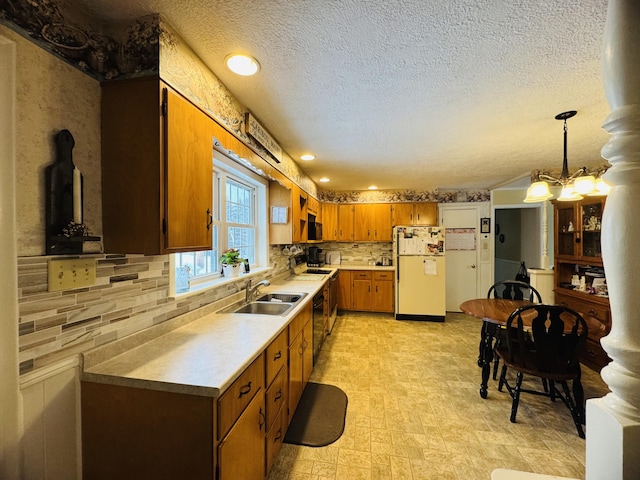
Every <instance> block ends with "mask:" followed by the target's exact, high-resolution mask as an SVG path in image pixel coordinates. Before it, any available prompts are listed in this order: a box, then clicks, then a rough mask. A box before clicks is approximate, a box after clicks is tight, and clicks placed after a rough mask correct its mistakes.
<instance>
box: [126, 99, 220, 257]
mask: <svg viewBox="0 0 640 480" xmlns="http://www.w3.org/2000/svg"><path fill="white" fill-rule="evenodd" d="M163 92H164V93H165V94H166V96H167V98H166V102H167V107H166V109H165V112H166V114H165V142H166V172H167V174H166V192H165V201H166V215H165V225H166V249H167V251H185V250H211V248H212V236H211V230H210V219H211V209H212V193H213V192H212V191H213V179H212V174H213V158H212V148H213V140H212V133H213V125H212V123H211V122H212V120H211V119H210V118H209V117H207V116H206V115H205V114H204V113H202V112H201V111H200V110H198V109H197V108H196V107H195V106H194V105H192V104H191V103H189V102H188V101H187V100H185V99H184V98H182V97H181V96H179V95H178V94H176V93H174V92H173V91H171V90H169V89H167V88H165V89H164V90H163ZM132 207H135V206H132Z"/></svg>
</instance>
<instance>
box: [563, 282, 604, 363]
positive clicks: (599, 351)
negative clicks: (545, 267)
mask: <svg viewBox="0 0 640 480" xmlns="http://www.w3.org/2000/svg"><path fill="white" fill-rule="evenodd" d="M559 290H560V289H556V303H557V304H558V305H564V306H567V307H569V308H571V309H573V310H575V311H576V312H578V313H579V314H580V315H582V317H583V318H584V320H585V322H587V328H588V331H589V336H588V337H587V341H586V342H585V345H584V347H583V349H582V352H581V354H580V361H581V362H582V363H584V364H585V365H587V366H588V367H589V368H592V369H593V370H595V371H597V372H599V371H600V370H601V369H602V367H604V366H605V365H607V364H608V363H609V362H610V361H611V359H610V358H609V356H608V355H607V353H606V352H605V351H604V350H603V348H602V346H601V345H600V339H601V338H602V337H604V336H606V335H608V334H609V332H610V331H611V319H610V313H609V305H608V301H607V300H606V299H602V298H599V297H595V296H593V295H588V294H586V293H582V292H573V291H570V292H569V293H568V294H565V293H563V292H561V291H559Z"/></svg>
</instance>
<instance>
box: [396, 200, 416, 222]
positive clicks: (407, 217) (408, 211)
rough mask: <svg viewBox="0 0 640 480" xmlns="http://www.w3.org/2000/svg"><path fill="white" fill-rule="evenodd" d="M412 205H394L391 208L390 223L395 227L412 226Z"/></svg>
mask: <svg viewBox="0 0 640 480" xmlns="http://www.w3.org/2000/svg"><path fill="white" fill-rule="evenodd" d="M412 217H413V204H412V203H394V204H393V207H392V208H391V223H392V224H393V226H397V225H413V218H412Z"/></svg>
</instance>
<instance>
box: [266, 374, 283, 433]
mask: <svg viewBox="0 0 640 480" xmlns="http://www.w3.org/2000/svg"><path fill="white" fill-rule="evenodd" d="M287 378H288V375H287V369H286V368H283V369H281V370H280V373H278V375H277V376H276V379H275V380H274V381H273V384H271V386H270V387H269V388H268V389H267V396H266V401H267V407H266V410H267V427H271V424H272V423H273V421H274V419H275V418H276V416H277V415H278V412H279V411H280V408H281V407H282V405H284V404H285V402H286V400H287Z"/></svg>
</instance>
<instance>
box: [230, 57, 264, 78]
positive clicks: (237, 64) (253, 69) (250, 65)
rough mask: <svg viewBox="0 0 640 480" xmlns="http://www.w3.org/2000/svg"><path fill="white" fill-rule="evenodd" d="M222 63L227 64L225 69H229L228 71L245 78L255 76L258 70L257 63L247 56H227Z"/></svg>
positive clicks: (258, 65)
mask: <svg viewBox="0 0 640 480" xmlns="http://www.w3.org/2000/svg"><path fill="white" fill-rule="evenodd" d="M224 61H225V63H226V64H227V67H229V70H231V71H232V72H233V73H237V74H238V75H243V76H245V77H248V76H250V75H255V74H256V73H258V71H259V70H260V64H259V63H258V61H257V60H256V59H255V58H253V57H250V56H249V55H242V54H239V53H233V54H231V55H227V58H225V59H224Z"/></svg>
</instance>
